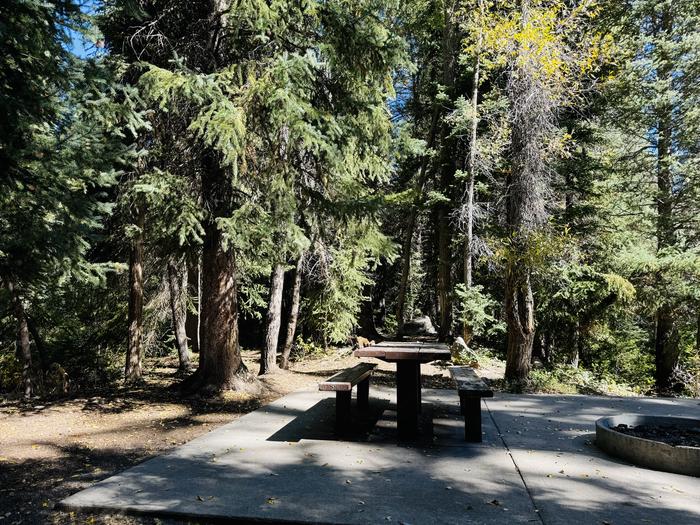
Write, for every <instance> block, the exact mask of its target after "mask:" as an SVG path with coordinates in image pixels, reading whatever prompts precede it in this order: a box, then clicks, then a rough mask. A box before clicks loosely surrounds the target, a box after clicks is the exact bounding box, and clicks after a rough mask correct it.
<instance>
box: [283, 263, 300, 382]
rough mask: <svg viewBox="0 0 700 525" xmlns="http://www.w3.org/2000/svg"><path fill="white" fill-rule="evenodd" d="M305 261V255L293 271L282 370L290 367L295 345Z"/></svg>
mask: <svg viewBox="0 0 700 525" xmlns="http://www.w3.org/2000/svg"><path fill="white" fill-rule="evenodd" d="M303 260H304V255H303V254H302V255H300V256H299V258H298V259H297V265H296V267H295V268H294V270H292V272H293V273H294V275H293V284H292V304H291V305H290V307H289V319H288V321H287V337H286V339H285V341H284V349H283V350H282V368H284V369H287V368H288V367H289V355H290V354H291V353H292V346H293V345H294V335H295V333H296V330H297V322H298V320H299V305H300V304H301V265H302V262H303Z"/></svg>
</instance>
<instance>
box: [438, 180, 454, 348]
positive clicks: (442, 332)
mask: <svg viewBox="0 0 700 525" xmlns="http://www.w3.org/2000/svg"><path fill="white" fill-rule="evenodd" d="M445 169H447V168H445ZM444 182H446V181H444ZM437 229H438V231H437V237H438V268H437V270H438V271H437V302H438V314H439V319H438V323H439V326H438V339H439V340H440V341H446V340H447V338H448V337H449V334H450V324H451V321H452V315H451V314H452V301H451V300H450V292H451V286H452V279H451V270H452V257H451V253H450V243H451V240H452V232H451V228H450V217H449V210H448V209H447V207H446V205H445V204H441V205H440V207H439V208H438V212H437Z"/></svg>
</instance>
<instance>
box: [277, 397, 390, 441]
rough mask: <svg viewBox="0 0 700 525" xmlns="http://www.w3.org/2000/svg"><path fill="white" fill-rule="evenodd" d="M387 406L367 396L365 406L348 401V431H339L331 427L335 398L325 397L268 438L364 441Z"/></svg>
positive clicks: (383, 402) (379, 400) (333, 425)
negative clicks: (350, 403) (366, 404)
mask: <svg viewBox="0 0 700 525" xmlns="http://www.w3.org/2000/svg"><path fill="white" fill-rule="evenodd" d="M388 406H389V401H388V400H386V399H370V404H369V409H368V410H366V411H362V410H359V409H358V408H357V404H356V400H354V399H353V402H352V422H351V424H350V426H349V430H348V431H346V432H343V433H339V432H338V431H337V430H336V428H335V398H334V397H327V398H325V399H322V400H320V401H319V402H318V403H316V404H315V405H313V406H312V407H311V408H309V409H308V410H306V411H305V412H302V413H300V414H299V416H297V417H295V418H294V419H293V420H292V421H290V422H289V423H287V424H286V425H285V426H283V427H282V428H281V429H279V430H278V431H277V432H275V433H274V434H272V435H271V436H270V437H269V438H267V440H268V441H293V442H298V441H301V440H302V439H315V440H333V441H336V440H337V441H367V440H368V438H369V436H370V433H371V432H372V430H373V429H374V428H375V426H376V424H377V421H379V419H380V418H381V417H382V414H383V413H384V411H385V410H386V408H387V407H388Z"/></svg>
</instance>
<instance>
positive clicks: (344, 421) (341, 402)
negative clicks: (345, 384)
mask: <svg viewBox="0 0 700 525" xmlns="http://www.w3.org/2000/svg"><path fill="white" fill-rule="evenodd" d="M351 396H352V391H350V390H346V391H338V392H336V393H335V426H336V429H337V430H338V431H339V432H343V431H345V430H347V429H348V428H350V399H351Z"/></svg>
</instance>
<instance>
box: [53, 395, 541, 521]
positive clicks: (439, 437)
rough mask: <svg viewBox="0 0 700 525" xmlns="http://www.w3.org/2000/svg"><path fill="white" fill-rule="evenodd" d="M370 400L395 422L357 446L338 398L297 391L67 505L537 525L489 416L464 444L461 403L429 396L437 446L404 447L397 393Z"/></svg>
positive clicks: (260, 516) (271, 517)
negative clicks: (395, 427)
mask: <svg viewBox="0 0 700 525" xmlns="http://www.w3.org/2000/svg"><path fill="white" fill-rule="evenodd" d="M370 395H371V397H373V401H372V404H373V407H374V410H375V411H377V413H378V416H379V417H380V420H381V421H382V422H387V421H388V423H387V424H381V425H378V427H379V428H380V430H378V431H372V432H370V433H367V434H365V435H359V436H353V440H349V441H337V440H336V437H335V436H334V434H333V432H332V424H333V414H334V412H333V409H334V405H333V399H332V397H331V396H332V393H331V394H328V393H321V392H316V391H313V392H311V391H305V392H297V393H294V394H290V395H288V396H285V397H284V398H281V399H279V400H277V401H276V402H274V403H272V404H270V405H268V406H266V407H263V408H261V409H259V410H257V411H255V412H252V413H250V414H248V415H246V416H244V417H242V418H240V419H238V420H236V421H234V422H232V423H230V424H228V425H225V426H223V427H220V428H218V429H217V430H215V431H213V432H211V433H210V434H207V435H205V436H201V437H200V438H198V439H196V440H194V441H192V442H190V443H188V444H186V445H184V446H182V447H179V448H178V449H176V450H174V451H173V452H172V453H170V454H167V455H164V456H160V457H157V458H154V459H152V460H149V461H147V462H145V463H142V464H140V465H137V466H136V467H134V468H131V469H129V470H127V471H126V472H123V473H121V474H119V475H116V476H113V477H111V478H108V479H106V480H104V481H102V482H100V483H98V484H96V485H94V486H93V487H91V488H89V489H87V490H84V491H82V492H80V493H78V494H75V495H73V496H71V497H69V498H67V499H66V500H64V501H63V502H61V504H60V506H61V507H62V508H64V509H70V510H98V509H101V510H108V511H111V512H115V511H116V512H132V513H146V514H155V515H161V516H179V517H190V518H199V519H207V518H224V519H235V520H239V521H255V520H262V521H273V522H291V523H348V524H350V523H353V524H354V523H387V522H395V523H406V524H408V523H414V524H415V523H420V524H432V523H445V524H452V523H455V524H456V523H460V524H471V523H473V524H477V523H478V524H500V523H527V522H532V521H539V518H538V517H537V514H536V512H535V509H534V507H533V506H532V502H531V500H530V498H529V496H528V494H527V491H526V490H525V488H524V486H523V484H522V480H521V479H520V476H519V475H518V473H517V471H516V470H515V468H514V467H513V462H512V460H511V458H510V456H509V455H508V453H507V451H506V450H505V448H504V447H503V444H502V441H501V439H500V438H499V437H498V432H497V430H496V428H495V427H494V426H493V423H492V422H491V421H490V418H489V417H488V415H487V414H485V418H484V419H485V421H484V423H485V424H484V432H485V439H484V443H483V444H479V445H473V444H466V443H464V441H462V436H463V426H462V425H463V422H462V419H461V417H460V415H459V399H458V396H457V395H456V393H455V392H452V391H437V390H434V391H431V390H427V391H424V394H423V400H424V402H425V403H426V404H427V405H428V406H426V410H429V411H430V410H432V425H433V431H434V434H435V439H433V440H432V443H425V442H418V443H414V444H406V445H397V444H396V442H395V441H393V440H391V439H390V438H391V434H390V433H391V431H392V430H391V412H392V409H393V408H394V405H393V402H394V397H393V396H394V391H393V389H387V388H382V387H376V386H375V387H373V388H372V390H371V392H370ZM430 405H432V408H431V407H430ZM384 414H387V415H388V417H386V418H385V417H384ZM375 428H377V427H376V426H375Z"/></svg>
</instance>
